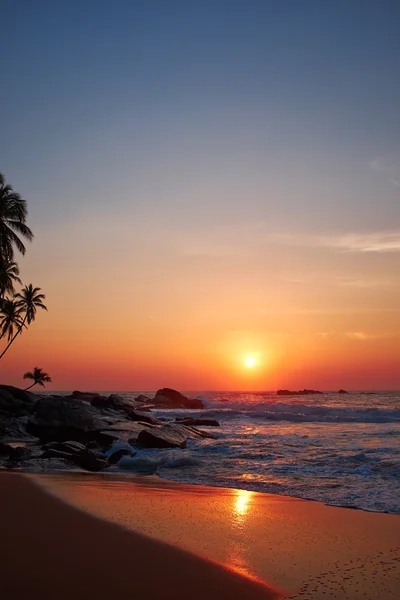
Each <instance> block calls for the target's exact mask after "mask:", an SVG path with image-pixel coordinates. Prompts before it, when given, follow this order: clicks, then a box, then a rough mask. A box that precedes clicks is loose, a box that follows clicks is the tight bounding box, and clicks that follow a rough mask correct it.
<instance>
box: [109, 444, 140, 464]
mask: <svg viewBox="0 0 400 600" xmlns="http://www.w3.org/2000/svg"><path fill="white" fill-rule="evenodd" d="M123 456H135V452H132V450H128V448H120V449H119V450H116V451H115V452H114V453H113V454H111V455H110V456H109V457H108V464H109V465H116V464H117V463H118V462H119V461H120V460H121V458H122V457H123Z"/></svg>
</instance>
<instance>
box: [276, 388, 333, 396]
mask: <svg viewBox="0 0 400 600" xmlns="http://www.w3.org/2000/svg"><path fill="white" fill-rule="evenodd" d="M276 393H277V394H278V396H311V395H312V394H322V393H323V392H320V391H318V390H307V389H304V390H299V391H297V392H294V391H292V390H278V391H277V392H276Z"/></svg>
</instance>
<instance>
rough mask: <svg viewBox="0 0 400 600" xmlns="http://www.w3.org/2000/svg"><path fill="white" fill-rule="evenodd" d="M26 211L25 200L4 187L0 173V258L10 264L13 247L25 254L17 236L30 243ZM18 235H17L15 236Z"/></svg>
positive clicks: (6, 186)
mask: <svg viewBox="0 0 400 600" xmlns="http://www.w3.org/2000/svg"><path fill="white" fill-rule="evenodd" d="M27 216H28V211H27V208H26V200H23V198H21V196H20V195H19V194H17V193H16V192H14V190H13V189H12V187H11V185H6V182H5V178H4V175H3V174H2V173H0V258H1V259H2V260H3V261H5V262H11V261H12V260H13V258H14V247H16V248H17V250H19V252H21V254H25V252H26V248H25V246H24V244H23V242H22V241H21V238H20V237H19V236H22V237H24V238H26V239H27V240H29V241H31V240H32V239H33V233H32V231H31V230H30V228H29V227H28V226H27V225H26V218H27ZM17 234H18V235H17Z"/></svg>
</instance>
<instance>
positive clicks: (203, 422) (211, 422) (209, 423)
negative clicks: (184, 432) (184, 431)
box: [175, 417, 220, 427]
mask: <svg viewBox="0 0 400 600" xmlns="http://www.w3.org/2000/svg"><path fill="white" fill-rule="evenodd" d="M175 421H176V422H177V423H179V424H181V425H192V426H193V425H199V426H203V427H220V424H219V423H218V421H216V420H215V419H191V418H190V417H181V418H179V417H177V418H176V419H175Z"/></svg>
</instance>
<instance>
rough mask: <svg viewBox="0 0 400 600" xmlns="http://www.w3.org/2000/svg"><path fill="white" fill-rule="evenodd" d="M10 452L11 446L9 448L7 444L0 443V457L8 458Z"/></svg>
mask: <svg viewBox="0 0 400 600" xmlns="http://www.w3.org/2000/svg"><path fill="white" fill-rule="evenodd" d="M11 450H12V446H10V445H9V444H3V442H0V456H9V454H10V452H11Z"/></svg>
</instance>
